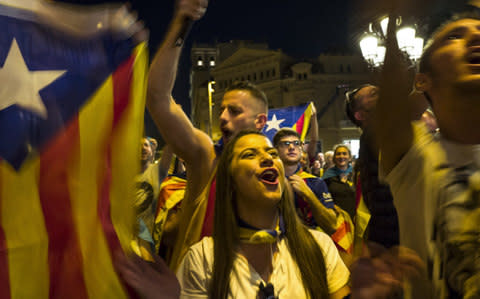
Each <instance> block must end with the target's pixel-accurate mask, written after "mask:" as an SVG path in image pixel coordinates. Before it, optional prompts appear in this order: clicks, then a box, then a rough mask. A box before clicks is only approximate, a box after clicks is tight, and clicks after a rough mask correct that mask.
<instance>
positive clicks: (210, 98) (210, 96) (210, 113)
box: [207, 81, 215, 137]
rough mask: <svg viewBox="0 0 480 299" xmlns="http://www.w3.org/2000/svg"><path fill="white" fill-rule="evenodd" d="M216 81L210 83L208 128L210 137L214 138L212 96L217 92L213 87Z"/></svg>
mask: <svg viewBox="0 0 480 299" xmlns="http://www.w3.org/2000/svg"><path fill="white" fill-rule="evenodd" d="M214 84H215V81H208V89H207V91H208V127H209V131H210V137H213V130H212V94H213V92H214V91H215V89H213V85H214Z"/></svg>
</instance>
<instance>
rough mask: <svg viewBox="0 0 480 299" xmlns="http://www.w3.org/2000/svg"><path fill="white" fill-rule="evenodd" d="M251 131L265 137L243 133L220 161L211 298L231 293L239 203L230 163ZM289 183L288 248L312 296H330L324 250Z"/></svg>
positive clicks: (285, 198)
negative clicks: (300, 212) (305, 222)
mask: <svg viewBox="0 0 480 299" xmlns="http://www.w3.org/2000/svg"><path fill="white" fill-rule="evenodd" d="M250 134H257V135H261V136H265V135H263V134H262V133H260V132H258V131H252V130H246V131H241V132H239V133H238V134H237V135H236V136H235V138H234V139H233V140H231V141H230V142H229V143H228V144H227V145H226V147H225V149H224V151H223V153H222V155H221V157H220V160H219V163H218V168H217V175H216V180H217V181H216V201H215V213H214V228H213V239H214V264H213V275H212V281H211V284H210V286H209V290H208V294H209V298H215V299H224V298H227V295H228V291H229V285H230V277H231V272H232V268H233V262H234V260H235V248H237V246H238V244H239V238H238V228H237V217H238V215H237V211H236V202H235V201H236V200H237V198H236V191H235V188H236V187H235V184H234V180H233V176H232V172H231V169H230V165H231V161H232V160H233V158H234V156H233V150H234V148H235V144H236V143H237V141H238V140H239V139H240V138H242V137H243V136H246V135H250ZM265 138H266V137H265ZM281 179H285V178H281ZM285 186H286V188H285V191H284V192H283V194H282V198H281V200H280V202H279V210H280V214H281V215H282V217H283V219H284V223H285V230H286V232H285V238H286V240H287V245H288V249H289V251H290V253H291V255H292V257H293V259H294V260H295V262H296V263H297V266H298V270H299V272H300V274H301V277H302V282H303V286H304V288H305V291H306V293H307V294H308V295H309V297H310V298H312V299H320V298H328V296H329V294H328V285H327V279H326V267H325V261H324V259H323V253H322V250H321V249H320V246H319V245H318V244H317V242H316V241H315V239H314V238H313V236H312V235H311V234H310V232H309V231H308V229H307V227H306V226H304V225H303V224H302V222H301V220H300V219H299V218H298V216H297V214H296V211H295V207H294V205H293V192H292V190H291V189H290V186H289V184H288V183H285ZM245 187H247V186H245ZM291 271H293V269H291Z"/></svg>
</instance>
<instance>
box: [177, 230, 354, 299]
mask: <svg viewBox="0 0 480 299" xmlns="http://www.w3.org/2000/svg"><path fill="white" fill-rule="evenodd" d="M309 231H310V232H311V234H312V236H313V237H314V239H315V240H316V241H317V243H318V244H319V245H320V248H321V249H322V252H323V256H324V260H325V266H326V270H327V283H328V289H329V293H330V294H331V293H334V292H336V291H338V290H339V289H340V288H342V287H343V286H345V285H346V284H347V282H348V280H349V276H350V273H349V271H348V269H347V267H346V266H345V264H344V263H343V261H342V259H341V258H340V255H339V254H338V251H337V248H336V247H335V245H334V244H333V241H332V240H331V239H330V237H329V236H328V235H326V234H325V233H323V232H319V231H315V230H309ZM286 242H287V241H286V240H285V238H283V239H282V240H280V241H279V242H278V251H277V253H276V254H275V256H274V261H273V271H272V274H271V275H270V281H269V283H271V284H273V286H274V290H275V296H277V297H279V298H299V299H301V298H308V297H307V294H306V293H305V290H304V288H303V283H302V278H301V274H300V272H299V269H298V267H297V264H296V263H295V261H294V259H293V257H292V256H291V254H290V252H289V250H288V247H287V243H286ZM232 271H233V272H232V277H231V279H230V289H229V295H228V297H229V298H256V296H257V293H258V291H259V286H260V283H261V282H263V283H264V284H266V283H265V282H264V281H263V279H262V278H261V277H260V275H259V274H258V273H257V272H256V271H255V269H253V267H252V266H250V265H249V264H248V261H247V260H246V259H245V257H243V256H242V255H240V254H237V257H236V259H235V261H234V264H233V270H232ZM212 274H213V239H212V238H211V237H205V238H203V239H202V240H201V241H200V242H198V243H197V244H195V245H193V246H192V247H191V248H190V249H189V251H188V253H187V255H186V256H185V258H184V260H183V262H182V264H181V265H180V267H179V271H178V272H177V278H178V280H179V282H180V285H181V287H182V292H181V298H208V288H209V286H210V281H211V279H212Z"/></svg>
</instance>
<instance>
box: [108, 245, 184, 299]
mask: <svg viewBox="0 0 480 299" xmlns="http://www.w3.org/2000/svg"><path fill="white" fill-rule="evenodd" d="M153 258H154V259H155V262H153V263H151V262H147V261H144V260H143V259H141V258H140V257H138V256H137V255H135V254H133V255H131V256H128V257H127V256H125V255H124V254H123V253H121V252H117V254H115V260H114V264H115V268H116V269H117V272H118V273H120V275H121V277H122V278H123V279H124V280H125V282H126V283H127V284H128V285H129V286H131V287H132V288H133V289H135V291H137V293H138V294H139V295H140V296H142V298H145V299H177V298H179V297H180V284H179V283H178V280H177V277H176V276H175V274H174V273H173V271H172V270H170V269H169V268H168V266H167V264H165V262H164V261H163V260H162V259H161V258H160V257H158V256H156V255H154V256H153Z"/></svg>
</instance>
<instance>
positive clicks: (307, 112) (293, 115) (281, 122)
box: [263, 102, 313, 141]
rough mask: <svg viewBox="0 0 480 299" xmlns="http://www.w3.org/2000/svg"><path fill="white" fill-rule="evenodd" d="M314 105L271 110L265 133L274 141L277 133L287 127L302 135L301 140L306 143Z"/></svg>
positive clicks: (264, 129)
mask: <svg viewBox="0 0 480 299" xmlns="http://www.w3.org/2000/svg"><path fill="white" fill-rule="evenodd" d="M312 105H313V103H312V102H310V103H308V104H303V105H300V106H289V107H284V108H278V109H269V111H268V120H267V125H266V126H265V127H264V128H263V133H264V134H265V135H267V136H268V138H270V140H273V136H274V135H275V133H277V131H278V130H280V129H281V128H285V127H286V128H291V129H294V130H296V131H297V132H298V134H300V139H301V140H302V141H305V136H306V135H307V132H308V126H309V125H310V119H311V116H312Z"/></svg>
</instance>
